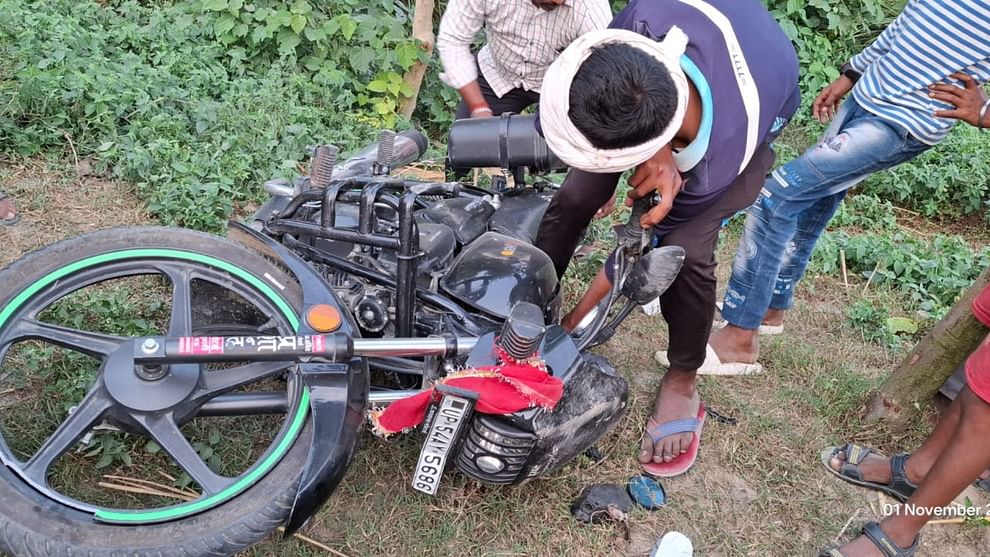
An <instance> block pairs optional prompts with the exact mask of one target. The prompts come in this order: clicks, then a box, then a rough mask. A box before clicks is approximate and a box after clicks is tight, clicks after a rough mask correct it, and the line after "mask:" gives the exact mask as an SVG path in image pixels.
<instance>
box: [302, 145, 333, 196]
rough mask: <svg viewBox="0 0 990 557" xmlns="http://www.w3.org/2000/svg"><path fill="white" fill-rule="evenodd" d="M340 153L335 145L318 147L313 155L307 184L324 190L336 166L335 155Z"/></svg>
mask: <svg viewBox="0 0 990 557" xmlns="http://www.w3.org/2000/svg"><path fill="white" fill-rule="evenodd" d="M339 152H340V149H338V148H337V147H336V146H335V145H318V146H317V147H316V150H315V152H314V153H313V163H312V168H311V169H310V172H309V183H310V186H311V187H314V188H325V187H327V186H329V185H330V179H331V178H333V167H334V166H336V165H337V154H338V153H339Z"/></svg>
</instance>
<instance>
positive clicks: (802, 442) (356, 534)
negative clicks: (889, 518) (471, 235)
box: [0, 163, 990, 557]
mask: <svg viewBox="0 0 990 557" xmlns="http://www.w3.org/2000/svg"><path fill="white" fill-rule="evenodd" d="M0 189H2V190H4V191H6V192H7V193H8V194H11V195H13V196H14V197H15V198H16V199H17V201H18V203H19V206H20V208H21V210H22V212H23V216H24V219H23V221H22V222H21V223H20V224H19V225H17V226H15V227H12V228H2V227H0V244H2V245H3V252H2V253H0V265H3V264H6V263H9V262H10V261H11V260H13V259H15V258H16V257H18V256H20V255H21V254H23V253H26V252H27V251H29V250H31V249H34V248H36V247H40V246H42V245H45V244H48V243H50V242H52V241H55V240H57V239H59V238H64V237H68V236H72V235H75V234H79V233H82V232H85V231H88V230H93V229H96V228H103V227H107V226H113V225H121V224H139V223H144V222H148V217H147V216H146V214H145V212H144V210H143V209H142V206H141V204H140V203H139V202H138V201H137V200H136V198H135V197H134V196H133V193H132V190H131V187H130V186H129V185H128V184H125V183H121V182H115V181H109V180H105V179H102V178H100V177H96V176H88V177H84V178H80V177H79V176H78V175H77V174H76V173H75V172H74V171H72V170H71V169H66V168H64V167H61V166H50V167H49V166H45V165H44V164H41V163H37V164H33V165H31V166H26V167H15V166H10V165H6V166H0ZM734 247H735V244H734V237H733V236H732V234H731V231H730V234H728V235H727V237H726V238H724V239H723V241H722V246H721V250H720V255H719V257H720V261H723V262H725V261H729V260H730V257H731V254H732V252H733V251H734ZM727 270H728V266H727V265H723V266H722V267H721V268H720V272H721V274H722V276H723V277H724V274H725V273H726V272H727ZM852 283H853V284H852V285H851V286H850V287H848V288H847V287H845V286H844V285H843V283H842V281H841V280H840V279H838V278H836V277H811V278H809V279H808V280H806V281H805V283H804V284H803V287H802V288H801V289H800V291H799V294H798V300H797V304H796V306H795V309H794V311H792V312H791V313H790V314H789V315H788V320H787V322H786V332H785V334H784V335H783V336H781V337H777V338H774V339H772V340H766V341H765V342H764V351H763V357H762V361H763V363H764V365H765V367H766V372H765V373H764V374H763V375H760V376H754V377H737V378H706V379H704V380H703V381H702V383H701V387H700V388H701V392H702V396H703V398H704V399H705V400H706V402H707V403H708V405H709V406H710V407H712V408H714V409H715V410H717V411H718V412H720V413H722V414H724V415H728V416H732V417H735V418H737V419H738V423H737V424H736V425H726V424H722V423H717V422H715V421H714V420H709V421H708V422H707V424H706V427H705V431H704V437H703V442H702V450H701V455H700V458H699V461H698V464H697V466H696V467H695V468H694V469H693V470H692V471H691V472H690V473H689V474H687V475H685V476H683V477H681V478H677V479H674V480H670V481H665V482H664V485H665V487H666V490H667V493H668V496H669V500H670V502H669V504H668V505H667V506H666V507H664V508H663V509H661V510H659V511H656V512H652V513H651V512H646V511H635V512H633V513H631V514H630V516H629V518H628V521H627V523H626V524H625V525H622V524H617V523H609V524H604V525H598V526H583V525H580V524H578V523H577V522H575V521H574V520H573V519H572V518H571V517H570V514H569V511H568V509H569V506H570V502H571V500H572V499H573V498H574V497H575V496H576V495H577V494H578V492H579V491H580V490H581V489H582V488H583V487H584V486H587V485H590V484H594V483H601V482H620V483H621V482H623V481H624V480H626V479H627V478H628V477H630V476H632V475H634V474H637V473H638V466H637V465H636V462H635V457H636V452H637V450H638V446H639V445H638V441H639V436H640V433H641V427H642V425H643V423H644V421H645V419H646V416H647V415H648V413H649V412H650V409H651V408H652V397H653V393H654V389H655V387H656V385H657V382H658V381H659V378H660V376H661V373H662V372H663V370H662V369H661V368H660V367H659V366H658V365H657V364H655V363H654V361H653V357H652V354H653V351H654V350H655V349H657V348H661V347H663V346H664V345H665V332H664V331H665V326H664V324H663V321H662V319H660V318H659V317H656V318H652V317H647V316H645V315H642V314H640V313H637V314H636V315H635V316H634V317H633V318H631V319H630V320H629V322H628V323H627V325H626V326H624V328H623V330H622V331H621V332H620V334H619V335H618V336H617V337H616V338H615V339H614V340H612V341H611V342H610V343H608V344H607V345H605V346H603V347H602V348H601V349H600V352H601V353H602V354H604V355H605V356H607V357H608V358H609V359H610V360H611V361H612V362H613V364H614V365H615V366H616V367H617V368H618V369H619V370H620V371H621V373H623V374H624V375H625V377H626V378H627V379H628V380H629V382H630V385H631V393H630V405H629V410H628V414H627V416H626V417H625V418H624V420H623V421H622V422H621V423H620V424H619V426H618V427H617V428H616V429H615V430H614V431H613V432H611V433H610V434H609V435H608V436H606V437H605V439H604V440H603V441H602V442H601V444H600V446H599V448H600V449H601V450H602V451H603V452H604V453H605V455H606V458H605V460H604V462H602V463H599V464H594V463H592V462H591V461H590V460H588V459H585V458H579V459H578V460H577V461H576V462H575V463H574V464H573V465H570V466H568V467H566V468H564V469H563V470H561V471H559V472H557V473H556V474H555V475H553V476H552V477H548V478H540V479H538V480H536V481H533V482H530V483H528V484H525V485H522V486H518V487H514V488H493V487H487V486H482V485H479V484H477V483H475V482H473V481H469V480H467V479H465V478H464V477H460V476H456V475H448V476H447V477H446V478H445V479H444V482H445V483H444V485H443V486H442V488H441V493H440V495H439V496H438V497H437V498H436V499H430V498H427V497H425V496H422V495H420V494H418V493H417V492H414V491H413V490H412V489H411V487H410V486H409V481H408V475H409V473H410V471H411V470H412V468H413V465H414V463H415V459H416V455H417V454H418V440H419V438H418V436H415V435H408V436H404V437H400V438H398V439H395V440H392V441H388V442H385V441H381V440H378V439H376V438H373V437H372V436H370V435H365V438H364V440H363V442H362V446H361V449H360V451H359V452H358V455H357V457H356V460H355V462H354V463H353V465H352V466H351V468H350V471H349V473H348V474H347V477H346V478H345V480H344V482H343V483H342V484H341V486H340V487H339V488H338V490H337V492H336V493H335V494H334V496H333V497H332V498H331V499H330V501H329V503H328V504H327V505H326V506H325V507H324V508H323V509H322V510H321V511H320V513H319V514H318V515H316V516H315V517H314V518H313V520H312V521H311V522H310V523H309V525H308V526H307V527H306V528H305V529H304V531H303V533H304V534H305V535H307V536H309V537H311V538H313V539H316V540H319V541H320V542H322V543H324V544H326V545H327V546H329V547H331V548H333V550H334V551H335V553H333V554H335V555H341V554H343V555H347V556H350V557H356V556H359V555H367V556H371V555H402V556H413V555H431V556H433V555H435V556H441V555H451V556H476V555H485V556H492V557H494V556H503V557H507V556H523V555H525V556H554V555H569V556H570V555H573V556H597V555H613V554H614V555H646V554H648V552H649V550H650V549H651V548H652V547H653V545H654V544H655V543H656V540H657V539H658V538H659V537H660V536H661V535H663V533H664V532H666V531H669V530H679V531H681V532H684V533H685V534H687V535H688V536H689V537H691V538H692V539H693V540H694V543H695V546H696V555H700V556H749V555H753V556H775V557H776V556H780V557H791V556H799V555H813V554H817V550H819V549H820V548H822V547H824V546H826V545H828V544H830V543H832V542H833V541H834V540H836V539H837V538H842V537H844V536H848V535H849V534H851V533H854V532H855V531H856V530H857V529H858V527H859V526H861V525H862V524H863V523H864V522H866V521H868V520H873V519H875V518H876V517H877V516H878V515H879V513H880V512H881V510H882V506H883V504H884V503H885V502H888V501H886V500H882V499H880V498H878V497H877V495H875V494H873V493H871V492H866V491H863V490H858V489H854V488H852V487H850V486H847V485H846V484H844V483H842V482H839V481H837V480H835V479H834V478H832V477H831V476H830V475H828V474H827V473H825V472H824V471H823V470H822V469H821V464H820V462H819V457H818V455H819V452H820V450H821V449H822V448H823V447H825V446H828V445H832V444H836V443H839V442H842V441H844V440H847V439H855V440H857V441H861V442H865V443H867V444H870V445H874V446H877V447H879V448H881V449H884V450H887V451H894V450H896V449H899V448H900V449H908V448H911V447H914V446H916V445H917V443H918V442H919V440H920V439H922V438H923V436H924V433H925V432H926V431H927V429H928V425H927V423H925V422H922V423H919V424H918V425H917V427H916V428H915V429H914V430H913V431H909V432H907V433H900V434H897V435H894V434H892V433H890V432H888V431H886V430H885V429H884V428H883V427H881V426H879V425H877V424H867V423H864V422H862V421H861V419H860V417H859V411H860V408H861V407H862V403H863V401H864V400H865V398H866V397H867V395H868V393H869V392H870V390H871V389H873V388H874V387H875V386H876V385H877V384H878V383H879V381H881V380H882V378H883V377H884V375H885V374H886V373H888V372H889V370H890V369H892V367H893V366H894V365H895V364H896V363H897V362H898V360H899V353H896V352H891V351H889V350H887V349H885V348H882V347H880V346H878V345H876V344H873V343H869V342H866V341H864V339H863V338H862V335H861V334H860V333H858V332H856V331H855V330H854V329H853V328H852V327H851V326H850V325H849V324H848V323H847V320H846V312H845V308H846V307H847V306H848V305H849V304H851V303H853V302H854V301H856V300H857V299H859V298H860V297H861V296H862V291H863V288H862V286H863V285H862V281H861V280H859V279H857V278H856V277H852ZM869 295H870V296H871V297H874V298H875V299H876V300H878V301H880V302H883V303H890V304H896V303H897V296H896V295H894V294H892V293H889V292H884V291H882V290H879V289H874V290H873V291H872V292H871V293H870V294H869ZM971 491H973V490H971ZM968 495H969V496H970V497H971V498H972V500H973V502H974V503H975V504H977V505H984V506H985V505H986V504H987V503H988V502H990V501H988V499H987V497H986V496H985V494H982V493H977V492H975V491H973V492H972V493H968ZM923 535H924V538H923V539H924V541H923V544H924V545H923V549H922V550H921V551H920V552H919V555H923V556H977V555H985V554H986V548H987V547H990V529H987V528H976V527H968V526H929V527H928V528H927V529H926V530H925V531H924V534H923ZM326 554H328V552H326V551H325V550H322V549H317V548H316V547H314V546H312V545H310V544H307V543H304V542H302V541H299V540H288V541H283V542H275V541H271V542H266V543H264V544H261V545H259V546H257V547H255V548H254V549H252V550H251V551H249V552H248V553H247V555H252V556H297V555H298V556H306V555H326Z"/></svg>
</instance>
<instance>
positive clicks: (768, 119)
mask: <svg viewBox="0 0 990 557" xmlns="http://www.w3.org/2000/svg"><path fill="white" fill-rule="evenodd" d="M672 26H677V27H679V28H680V29H681V30H682V31H684V33H685V34H686V35H687V37H688V46H687V50H686V52H685V55H686V56H687V57H688V58H689V59H690V60H691V61H692V62H694V65H695V66H697V68H698V69H699V70H700V72H701V74H702V75H703V76H704V79H705V80H706V81H707V83H708V87H709V88H710V90H711V106H710V107H706V108H708V109H710V110H712V112H713V113H714V114H713V125H712V128H711V135H710V137H709V138H708V146H707V150H706V151H705V155H704V157H702V159H701V160H700V162H698V164H696V165H695V166H694V167H693V168H691V169H690V170H687V171H683V172H682V173H681V175H682V177H683V178H684V185H683V189H682V190H681V193H679V194H678V196H677V198H676V199H675V201H674V207H673V209H672V210H671V212H670V213H669V214H668V216H667V218H665V219H664V221H663V222H661V223H660V228H661V229H667V230H669V229H670V228H673V227H674V226H677V225H678V224H681V223H683V222H685V221H687V220H690V219H691V218H693V217H694V216H697V215H698V214H700V213H701V212H703V211H704V210H705V209H707V208H708V207H710V206H711V205H712V204H714V202H715V201H716V200H717V199H718V198H719V196H720V195H721V194H722V193H723V192H724V191H725V189H726V188H728V187H729V186H730V185H731V184H732V182H733V181H734V180H735V179H736V178H737V177H738V176H739V174H740V173H741V172H742V170H743V169H744V168H745V166H746V164H747V163H748V161H749V159H750V157H751V156H752V154H753V152H754V151H755V149H756V148H759V147H760V145H762V144H764V143H768V142H770V141H771V140H772V139H773V138H774V137H776V135H777V133H779V132H780V130H781V128H783V126H784V125H785V124H786V123H787V122H788V121H789V120H790V119H791V117H792V116H793V115H794V112H795V111H796V110H797V108H798V106H799V105H800V102H801V95H800V91H799V89H798V60H797V54H796V53H795V52H794V47H793V46H792V45H791V42H790V40H789V39H788V38H787V35H786V34H784V31H783V30H782V29H781V28H780V25H778V24H777V22H776V20H774V18H773V16H771V15H770V14H769V12H767V10H766V8H764V7H763V5H762V4H761V3H760V2H759V1H758V0H709V1H707V2H702V1H700V0H633V1H632V2H630V3H629V5H628V6H626V8H625V9H624V10H622V11H621V12H619V13H618V14H617V15H616V16H615V18H614V19H613V20H612V23H611V25H610V27H612V28H617V29H628V30H631V31H635V32H637V33H639V34H641V35H644V36H646V37H650V38H652V39H654V40H661V39H663V37H664V36H665V35H666V34H667V32H668V31H669V30H670V28H671V27H672Z"/></svg>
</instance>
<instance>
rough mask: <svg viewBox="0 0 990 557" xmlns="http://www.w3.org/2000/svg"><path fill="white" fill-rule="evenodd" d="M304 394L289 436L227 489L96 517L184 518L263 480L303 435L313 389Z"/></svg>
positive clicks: (117, 519)
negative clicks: (158, 506) (181, 501)
mask: <svg viewBox="0 0 990 557" xmlns="http://www.w3.org/2000/svg"><path fill="white" fill-rule="evenodd" d="M302 393H303V394H302V398H301V399H300V400H299V408H300V411H299V412H296V415H295V417H294V418H293V419H292V425H291V426H290V427H289V431H288V432H286V435H285V436H284V437H283V438H282V441H281V442H280V443H279V444H278V446H277V447H275V450H274V451H272V453H271V454H269V455H268V458H266V459H265V460H264V462H262V463H261V466H258V467H256V468H255V469H254V470H252V471H251V472H250V473H248V474H246V475H244V477H242V478H241V479H240V480H239V481H237V482H236V483H234V484H233V485H231V486H230V487H228V488H227V489H225V490H223V491H221V492H220V493H217V494H215V495H211V496H210V497H207V498H206V499H198V500H196V501H191V502H189V503H185V504H181V505H176V506H174V507H169V508H167V509H162V510H159V511H108V510H101V511H97V513H96V515H95V516H96V518H97V519H99V520H102V521H104V522H126V523H133V522H164V521H166V520H173V519H176V518H181V517H183V516H186V515H189V514H193V513H197V512H200V511H202V510H205V509H207V508H209V507H211V506H213V505H214V504H217V503H222V502H223V501H225V500H227V499H229V498H231V497H233V496H234V495H237V494H238V493H240V492H242V491H244V490H245V489H247V488H249V487H251V486H252V485H253V484H254V483H255V482H256V481H258V480H259V479H261V477H262V476H263V475H265V474H267V473H268V471H269V470H270V469H272V468H274V467H275V465H276V464H278V461H279V460H281V459H282V456H284V455H285V453H286V452H288V450H289V447H290V446H291V445H292V443H293V442H294V441H295V440H296V436H297V435H299V430H301V429H302V427H303V423H304V421H305V419H306V409H308V408H309V390H308V389H305V388H304V389H303V390H302Z"/></svg>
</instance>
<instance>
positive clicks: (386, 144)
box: [375, 130, 395, 174]
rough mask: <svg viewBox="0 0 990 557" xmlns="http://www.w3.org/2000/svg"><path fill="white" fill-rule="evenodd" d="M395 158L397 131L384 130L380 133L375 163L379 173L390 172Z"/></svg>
mask: <svg viewBox="0 0 990 557" xmlns="http://www.w3.org/2000/svg"><path fill="white" fill-rule="evenodd" d="M394 158H395V132H394V131H392V130H382V131H381V133H380V134H379V135H378V154H377V157H376V161H375V165H376V166H377V167H378V168H377V172H378V173H379V174H388V173H389V172H390V171H391V170H392V161H393V160H394Z"/></svg>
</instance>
